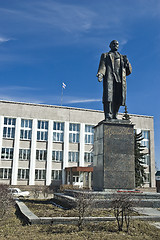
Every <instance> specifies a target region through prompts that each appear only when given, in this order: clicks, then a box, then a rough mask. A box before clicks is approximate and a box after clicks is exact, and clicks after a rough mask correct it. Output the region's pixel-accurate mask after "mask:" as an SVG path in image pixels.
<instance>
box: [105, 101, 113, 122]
mask: <svg viewBox="0 0 160 240" xmlns="http://www.w3.org/2000/svg"><path fill="white" fill-rule="evenodd" d="M103 108H104V115H105V119H111V118H112V103H111V102H105V103H104V104H103Z"/></svg>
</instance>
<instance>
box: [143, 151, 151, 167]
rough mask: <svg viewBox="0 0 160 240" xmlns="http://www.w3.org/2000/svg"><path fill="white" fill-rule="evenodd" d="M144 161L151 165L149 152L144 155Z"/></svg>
mask: <svg viewBox="0 0 160 240" xmlns="http://www.w3.org/2000/svg"><path fill="white" fill-rule="evenodd" d="M143 163H144V164H146V165H148V166H149V165H150V155H149V154H146V155H144V158H143Z"/></svg>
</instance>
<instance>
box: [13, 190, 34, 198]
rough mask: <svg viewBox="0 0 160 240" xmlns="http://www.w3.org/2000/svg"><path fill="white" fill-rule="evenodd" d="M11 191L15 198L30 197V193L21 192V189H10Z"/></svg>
mask: <svg viewBox="0 0 160 240" xmlns="http://www.w3.org/2000/svg"><path fill="white" fill-rule="evenodd" d="M9 191H10V193H11V194H12V196H13V197H15V198H24V197H29V195H30V193H29V192H28V191H21V190H20V189H19V188H9Z"/></svg>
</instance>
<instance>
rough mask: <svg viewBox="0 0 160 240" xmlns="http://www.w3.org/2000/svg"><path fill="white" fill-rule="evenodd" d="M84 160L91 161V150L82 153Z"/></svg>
mask: <svg viewBox="0 0 160 240" xmlns="http://www.w3.org/2000/svg"><path fill="white" fill-rule="evenodd" d="M84 161H85V162H86V163H93V152H85V153H84Z"/></svg>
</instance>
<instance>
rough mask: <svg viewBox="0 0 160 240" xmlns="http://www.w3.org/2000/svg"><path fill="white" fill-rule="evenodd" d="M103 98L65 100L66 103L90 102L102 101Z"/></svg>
mask: <svg viewBox="0 0 160 240" xmlns="http://www.w3.org/2000/svg"><path fill="white" fill-rule="evenodd" d="M100 101H102V99H94V98H92V99H72V100H64V102H65V103H89V102H100Z"/></svg>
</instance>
